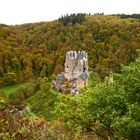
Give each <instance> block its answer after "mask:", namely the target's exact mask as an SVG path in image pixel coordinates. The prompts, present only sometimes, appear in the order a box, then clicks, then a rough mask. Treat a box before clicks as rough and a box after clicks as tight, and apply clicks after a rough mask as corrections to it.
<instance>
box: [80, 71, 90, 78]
mask: <svg viewBox="0 0 140 140" xmlns="http://www.w3.org/2000/svg"><path fill="white" fill-rule="evenodd" d="M79 77H80V78H81V79H82V80H86V79H87V78H88V75H87V73H85V72H83V73H82V74H81V75H80V76H79Z"/></svg>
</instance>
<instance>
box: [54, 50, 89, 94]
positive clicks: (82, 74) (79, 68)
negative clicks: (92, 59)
mask: <svg viewBox="0 0 140 140" xmlns="http://www.w3.org/2000/svg"><path fill="white" fill-rule="evenodd" d="M87 84H88V55H87V53H86V52H85V51H78V52H77V51H69V52H67V53H66V59H65V69H64V72H61V73H60V74H58V75H57V77H56V79H55V80H54V81H53V89H54V90H56V91H59V92H62V93H72V94H77V93H78V91H79V89H80V88H83V87H85V86H87Z"/></svg>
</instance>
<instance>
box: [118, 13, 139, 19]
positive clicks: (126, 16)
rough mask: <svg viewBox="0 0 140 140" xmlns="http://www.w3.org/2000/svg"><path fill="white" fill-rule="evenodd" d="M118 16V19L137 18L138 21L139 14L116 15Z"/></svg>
mask: <svg viewBox="0 0 140 140" xmlns="http://www.w3.org/2000/svg"><path fill="white" fill-rule="evenodd" d="M115 16H116V15H115ZM118 16H120V18H138V19H140V14H132V15H126V14H118Z"/></svg>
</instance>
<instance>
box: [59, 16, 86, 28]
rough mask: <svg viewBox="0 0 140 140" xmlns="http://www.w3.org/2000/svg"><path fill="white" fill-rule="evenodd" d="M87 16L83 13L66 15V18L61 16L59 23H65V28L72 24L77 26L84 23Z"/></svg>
mask: <svg viewBox="0 0 140 140" xmlns="http://www.w3.org/2000/svg"><path fill="white" fill-rule="evenodd" d="M85 15H86V14H82V13H78V14H71V15H65V16H61V18H59V21H60V22H63V25H64V26H66V25H67V24H68V23H70V22H71V23H72V24H73V25H74V24H76V23H79V24H81V23H82V22H84V21H85Z"/></svg>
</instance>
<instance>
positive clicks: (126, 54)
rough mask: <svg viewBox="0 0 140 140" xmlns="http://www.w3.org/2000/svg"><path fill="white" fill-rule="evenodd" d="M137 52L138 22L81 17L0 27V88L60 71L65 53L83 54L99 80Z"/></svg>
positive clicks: (129, 60) (139, 43) (139, 31)
mask: <svg viewBox="0 0 140 140" xmlns="http://www.w3.org/2000/svg"><path fill="white" fill-rule="evenodd" d="M139 48H140V20H139V19H135V18H127V19H121V18H120V17H119V16H103V15H97V16H87V15H86V16H85V17H84V20H82V21H80V22H74V24H73V22H68V23H67V24H66V25H64V22H63V20H56V21H52V22H40V23H33V24H32V23H31V24H23V25H16V26H7V25H3V24H1V25H0V86H3V85H5V84H10V83H13V82H20V81H24V80H28V79H34V78H36V77H44V76H51V75H52V74H57V73H59V72H60V71H63V68H64V59H65V53H66V52H67V51H69V50H85V51H87V52H88V55H89V67H90V71H94V72H97V73H98V74H99V75H100V77H101V78H103V77H104V76H105V75H108V74H109V73H110V71H113V72H119V71H120V65H121V63H123V64H125V65H128V63H130V62H131V61H133V60H134V59H135V58H136V57H137V53H136V50H137V49H139Z"/></svg>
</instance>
